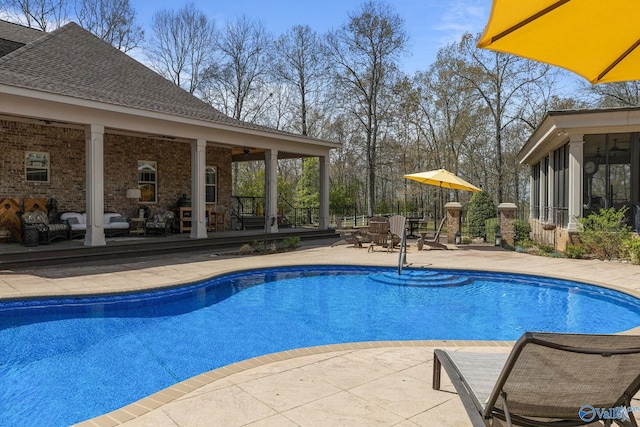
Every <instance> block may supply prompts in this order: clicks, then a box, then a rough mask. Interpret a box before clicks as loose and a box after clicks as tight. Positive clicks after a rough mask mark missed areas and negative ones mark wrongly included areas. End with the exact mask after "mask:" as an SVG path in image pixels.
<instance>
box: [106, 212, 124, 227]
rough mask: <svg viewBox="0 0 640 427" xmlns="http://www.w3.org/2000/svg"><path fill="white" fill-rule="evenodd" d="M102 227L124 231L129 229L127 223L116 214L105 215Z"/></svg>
mask: <svg viewBox="0 0 640 427" xmlns="http://www.w3.org/2000/svg"><path fill="white" fill-rule="evenodd" d="M104 227H105V228H113V229H118V230H126V229H128V228H129V221H127V218H125V217H123V216H122V215H120V214H118V213H106V214H104Z"/></svg>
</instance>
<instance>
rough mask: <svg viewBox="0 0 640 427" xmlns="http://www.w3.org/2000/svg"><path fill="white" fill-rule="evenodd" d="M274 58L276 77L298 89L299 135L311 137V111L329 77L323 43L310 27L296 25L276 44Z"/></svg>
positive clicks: (296, 90)
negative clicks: (322, 48)
mask: <svg viewBox="0 0 640 427" xmlns="http://www.w3.org/2000/svg"><path fill="white" fill-rule="evenodd" d="M275 56H276V59H275V67H274V72H275V75H276V77H277V78H278V79H279V80H280V81H282V82H284V83H286V84H287V85H290V86H292V87H293V88H295V92H296V95H297V98H298V114H297V115H298V118H299V132H300V133H301V134H302V135H308V134H309V126H308V111H309V109H310V108H312V106H313V105H314V100H317V99H318V97H319V95H320V91H321V89H322V85H323V81H325V76H326V74H327V67H326V65H325V64H326V63H325V61H324V60H323V59H324V58H323V57H322V54H321V42H320V40H319V39H318V37H317V35H316V33H315V32H313V31H312V30H311V28H310V27H309V26H301V25H296V26H294V27H292V28H291V29H290V30H289V31H288V32H287V33H285V34H283V35H282V36H280V38H278V40H276V43H275Z"/></svg>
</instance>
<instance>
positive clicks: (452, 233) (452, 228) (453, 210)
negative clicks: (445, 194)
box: [444, 202, 462, 244]
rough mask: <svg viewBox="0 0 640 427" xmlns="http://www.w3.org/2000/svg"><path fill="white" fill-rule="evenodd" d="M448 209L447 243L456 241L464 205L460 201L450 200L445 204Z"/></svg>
mask: <svg viewBox="0 0 640 427" xmlns="http://www.w3.org/2000/svg"><path fill="white" fill-rule="evenodd" d="M444 208H445V209H446V210H447V243H451V244H453V243H455V242H456V233H457V232H458V231H461V230H460V216H461V215H462V205H461V204H460V203H458V202H449V203H447V204H446V205H444Z"/></svg>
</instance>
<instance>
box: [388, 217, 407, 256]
mask: <svg viewBox="0 0 640 427" xmlns="http://www.w3.org/2000/svg"><path fill="white" fill-rule="evenodd" d="M406 223H407V218H405V217H404V216H402V215H394V216H392V217H391V218H389V233H390V234H391V236H390V238H389V240H390V242H389V245H388V246H387V252H393V248H395V247H396V246H397V245H399V244H400V242H401V241H402V234H403V233H404V231H405V225H406Z"/></svg>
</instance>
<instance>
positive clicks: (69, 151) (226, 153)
mask: <svg viewBox="0 0 640 427" xmlns="http://www.w3.org/2000/svg"><path fill="white" fill-rule="evenodd" d="M0 129H1V131H0V198H5V197H8V198H39V197H40V198H47V199H49V198H52V197H53V198H56V199H57V201H58V209H59V211H60V212H64V211H81V212H83V211H85V210H86V207H85V204H86V203H85V200H86V192H85V185H86V181H85V168H86V166H85V133H84V130H83V129H71V128H63V127H56V126H51V125H41V124H30V123H20V122H10V121H0ZM26 151H37V152H47V153H49V158H50V163H51V164H50V172H49V182H27V181H26V180H25V152H26ZM206 158H207V161H206V164H207V166H216V167H217V170H218V204H217V207H216V210H218V211H221V212H226V213H227V218H229V216H230V209H231V150H226V149H222V148H214V147H207V152H206ZM138 160H150V161H155V162H156V164H157V179H158V201H157V203H152V204H149V207H150V209H151V211H152V213H153V212H156V211H159V210H164V209H168V208H171V207H173V206H175V204H176V201H177V200H178V198H180V196H182V194H187V197H190V196H191V145H190V144H189V143H183V142H175V141H164V140H154V139H149V138H141V137H131V136H123V135H116V134H109V133H105V135H104V171H105V173H104V205H105V211H116V212H120V213H123V214H125V215H128V216H135V215H137V208H138V202H137V201H132V200H130V199H127V198H126V192H127V189H129V188H137V184H138V174H137V168H138Z"/></svg>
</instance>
